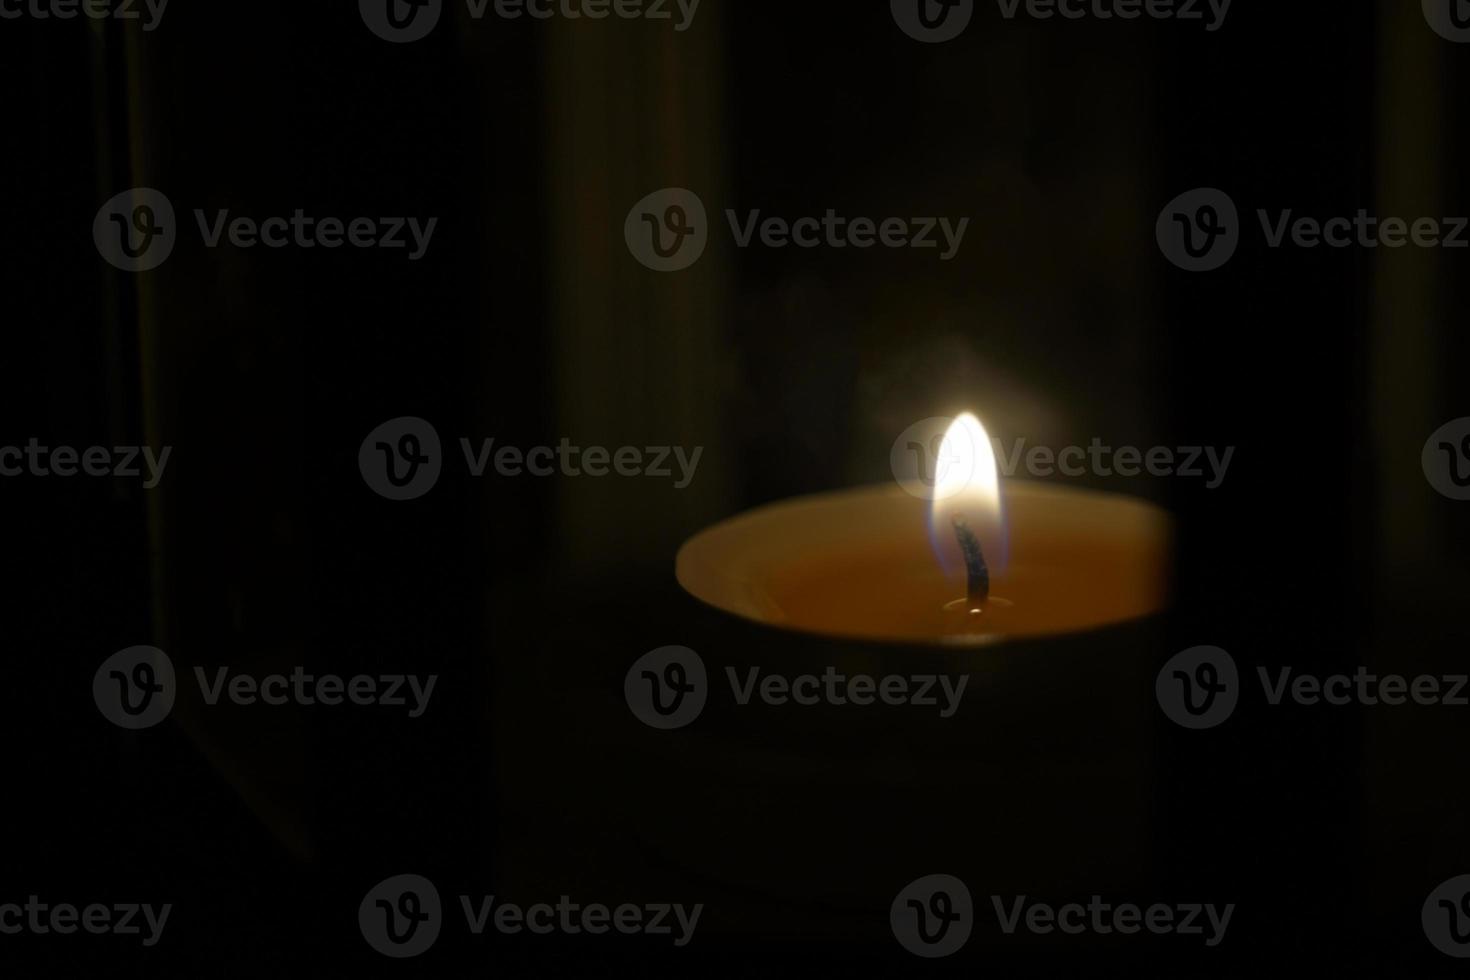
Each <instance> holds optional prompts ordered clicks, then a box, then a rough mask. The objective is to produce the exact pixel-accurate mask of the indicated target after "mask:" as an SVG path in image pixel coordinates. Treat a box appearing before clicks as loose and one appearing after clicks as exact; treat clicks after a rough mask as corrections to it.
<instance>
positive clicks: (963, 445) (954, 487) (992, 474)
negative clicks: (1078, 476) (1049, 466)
mask: <svg viewBox="0 0 1470 980" xmlns="http://www.w3.org/2000/svg"><path fill="white" fill-rule="evenodd" d="M956 522H962V523H963V524H965V525H967V526H968V527H969V528H970V530H971V531H973V532H974V533H975V535H976V537H978V538H979V540H980V544H981V547H982V548H983V550H984V552H985V559H986V561H987V562H988V564H989V565H990V568H991V570H992V571H995V570H997V569H1001V568H1004V567H1005V562H1006V557H1007V555H1006V553H1007V542H1006V533H1005V521H1004V514H1003V509H1002V506H1001V499H1000V474H999V471H998V469H997V467H996V465H995V449H994V447H993V446H992V445H991V442H990V436H989V435H988V434H987V433H986V431H985V426H983V425H981V424H980V420H979V419H977V418H976V417H975V416H973V415H971V414H970V413H968V412H966V413H965V414H963V415H961V416H959V417H958V418H956V419H955V420H954V422H952V423H951V424H950V426H949V429H948V431H946V432H945V434H944V438H943V440H941V441H940V444H939V451H938V454H937V459H936V460H935V471H934V497H933V502H932V504H931V505H930V508H929V539H930V542H931V543H932V544H933V547H934V553H935V557H936V558H937V559H938V561H939V564H940V566H941V567H942V568H943V569H944V571H945V573H946V574H947V575H949V576H950V577H951V578H953V579H956V580H959V579H962V578H963V575H964V562H963V558H962V555H961V553H960V547H959V544H958V542H957V540H956V538H955V531H954V528H955V523H956Z"/></svg>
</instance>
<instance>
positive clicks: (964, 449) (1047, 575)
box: [676, 415, 1170, 645]
mask: <svg viewBox="0 0 1470 980" xmlns="http://www.w3.org/2000/svg"><path fill="white" fill-rule="evenodd" d="M938 455H939V467H940V469H939V472H938V473H937V475H936V479H935V482H934V490H933V494H932V497H933V499H932V500H926V499H921V498H919V497H915V496H913V495H912V494H910V493H908V492H905V491H904V490H903V489H902V488H901V487H898V486H892V487H879V488H863V489H857V490H848V491H841V492H836V493H828V494H821V495H816V496H811V497H802V498H797V499H794V500H789V501H784V502H781V503H778V504H774V505H771V506H767V507H762V508H759V509H757V510H753V511H750V512H747V513H745V514H741V515H739V516H737V517H734V518H732V519H730V520H727V521H725V522H723V523H720V524H717V525H715V526H714V527H711V528H708V529H707V530H705V531H702V532H701V533H699V534H697V535H696V536H694V537H693V538H691V539H690V540H689V541H688V542H686V543H685V545H684V547H683V548H681V549H680V551H679V554H678V558H677V561H676V574H677V576H678V580H679V583H680V585H682V586H683V587H684V589H685V590H686V591H688V592H689V593H690V594H691V595H693V596H695V597H696V598H698V599H700V600H702V601H703V602H706V603H708V604H709V605H711V606H714V607H716V608H718V609H721V610H724V611H726V612H729V613H733V614H735V615H737V616H741V617H744V618H746V619H749V620H753V621H755V622H758V623H763V624H766V625H769V626H774V627H778V628H783V629H789V630H796V631H801V632H809V633H818V634H824V635H829V636H837V637H846V638H852V639H866V640H878V641H893V642H910V643H912V642H918V643H924V644H946V645H967V644H978V643H986V642H991V641H995V640H999V639H1004V638H1008V637H1027V636H1046V635H1053V634H1062V633H1073V632H1079V631H1083V630H1089V629H1095V628H1101V627H1104V626H1108V625H1111V624H1114V623H1121V622H1126V621H1128V620H1133V619H1139V618H1142V617H1145V616H1148V615H1149V614H1151V613H1154V612H1156V611H1158V610H1159V609H1160V608H1162V607H1163V605H1164V602H1165V598H1166V570H1167V567H1168V560H1169V548H1170V520H1169V517H1168V515H1167V514H1166V513H1165V512H1164V511H1163V510H1162V509H1160V508H1158V507H1156V506H1154V505H1152V504H1149V503H1147V502H1145V501H1142V500H1138V499H1135V498H1131V497H1125V496H1120V495H1117V494H1110V493H1100V492H1096V491H1086V490H1077V489H1071V488H1063V487H1056V486H1052V485H1047V484H1041V483H1030V482H1025V481H1009V480H1008V481H1004V482H1002V481H1001V480H1000V479H999V477H998V474H997V469H996V463H995V455H994V452H993V450H992V448H991V444H990V440H989V437H988V436H987V435H986V433H985V430H984V428H983V427H982V426H981V424H980V422H979V421H978V420H977V419H976V418H975V417H974V416H972V415H963V416H961V417H960V418H958V419H956V420H955V422H954V423H953V425H951V427H950V429H949V431H948V433H947V434H946V435H945V437H944V441H943V443H942V445H941V448H940V451H939V454H938Z"/></svg>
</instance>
